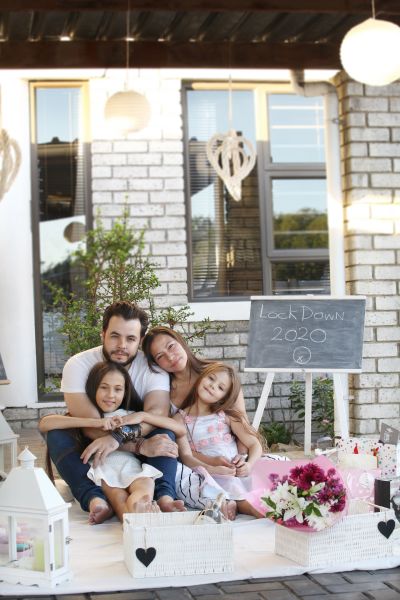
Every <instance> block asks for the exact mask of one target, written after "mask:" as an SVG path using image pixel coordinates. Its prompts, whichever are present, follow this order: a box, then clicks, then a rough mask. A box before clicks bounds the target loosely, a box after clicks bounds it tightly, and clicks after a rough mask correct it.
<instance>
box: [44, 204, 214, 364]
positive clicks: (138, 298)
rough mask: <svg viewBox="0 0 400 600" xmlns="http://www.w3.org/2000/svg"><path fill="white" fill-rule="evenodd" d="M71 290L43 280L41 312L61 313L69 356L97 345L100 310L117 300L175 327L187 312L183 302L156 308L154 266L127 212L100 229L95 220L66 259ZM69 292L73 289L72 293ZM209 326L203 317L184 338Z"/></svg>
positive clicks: (202, 332)
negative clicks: (44, 289)
mask: <svg viewBox="0 0 400 600" xmlns="http://www.w3.org/2000/svg"><path fill="white" fill-rule="evenodd" d="M70 268H71V273H74V284H73V285H72V286H71V288H72V289H68V288H66V287H61V286H57V285H55V284H54V283H52V282H50V281H47V282H46V288H47V290H46V296H45V297H46V304H47V307H46V310H47V311H48V310H49V309H50V310H53V311H55V312H57V313H60V315H61V326H60V328H59V331H60V333H62V335H63V341H64V350H65V352H66V355H67V356H72V355H73V354H76V353H77V352H81V351H83V350H86V349H88V348H92V347H93V346H97V345H99V344H100V332H101V329H102V316H103V312H104V309H105V308H106V307H107V306H108V305H110V304H111V303H113V302H116V301H118V300H127V301H129V302H135V303H137V304H139V305H140V306H142V307H143V308H145V309H147V311H148V313H149V316H150V323H151V325H160V324H165V325H169V326H170V327H175V326H176V325H177V324H182V323H184V322H185V321H187V320H188V318H189V317H190V316H191V314H192V313H191V312H190V309H189V307H188V306H183V307H180V308H179V309H174V308H172V307H168V308H165V309H162V310H161V311H157V310H156V308H155V306H154V300H153V294H154V291H155V290H156V288H157V287H158V286H159V280H158V277H157V275H156V272H155V268H156V266H155V264H154V263H153V262H152V261H151V259H150V258H149V257H148V256H147V255H146V254H145V252H144V231H140V232H136V231H134V230H133V229H132V228H131V227H130V225H129V219H128V211H127V210H125V211H124V213H123V215H122V217H121V218H119V219H117V220H116V221H115V222H114V224H113V226H112V228H111V229H109V230H106V229H105V228H104V226H103V224H102V222H101V220H100V218H97V220H96V227H95V228H94V229H92V230H90V231H88V232H87V234H86V236H85V239H84V240H83V243H82V244H81V245H80V247H79V249H78V250H76V251H75V252H74V253H73V255H72V257H71V263H70ZM73 290H74V291H73ZM211 329H213V330H215V329H219V326H218V325H216V326H213V325H212V324H211V322H210V320H209V319H205V320H204V321H203V322H202V323H199V324H197V326H196V327H195V328H194V330H193V333H192V334H191V335H190V336H186V337H187V338H188V340H190V339H192V338H195V337H204V335H205V334H206V333H207V332H208V331H210V330H211Z"/></svg>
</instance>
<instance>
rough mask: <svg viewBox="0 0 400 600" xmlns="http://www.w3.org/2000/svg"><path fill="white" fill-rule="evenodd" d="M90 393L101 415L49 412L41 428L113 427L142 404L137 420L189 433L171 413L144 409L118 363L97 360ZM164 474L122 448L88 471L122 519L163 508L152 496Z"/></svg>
mask: <svg viewBox="0 0 400 600" xmlns="http://www.w3.org/2000/svg"><path fill="white" fill-rule="evenodd" d="M86 394H87V396H88V398H89V399H90V401H91V402H92V403H93V404H94V405H95V406H96V407H97V409H98V411H99V413H100V415H101V418H99V419H90V418H80V417H70V416H68V415H46V416H45V417H43V418H42V419H41V421H40V423H39V429H40V431H42V432H45V431H49V430H51V429H69V428H71V427H79V428H80V427H95V428H101V429H103V430H106V431H109V430H112V429H114V428H115V427H117V426H118V423H119V422H120V420H121V417H122V416H123V415H128V414H129V412H130V411H132V409H137V408H138V409H139V412H136V413H135V423H137V424H140V423H147V424H149V425H153V426H154V427H162V428H165V429H169V430H171V431H173V432H174V433H175V435H176V436H179V435H181V436H182V435H185V428H184V427H183V426H182V424H179V423H177V422H174V421H173V419H170V418H168V417H160V416H157V415H153V414H151V413H145V412H144V411H142V410H140V400H139V398H138V396H137V394H136V392H135V390H134V389H133V388H132V383H131V379H130V377H129V374H128V372H127V370H126V369H125V368H124V367H123V366H121V365H119V364H118V363H113V362H101V363H97V364H96V365H95V366H94V367H93V368H92V369H91V371H90V373H89V376H88V379H87V382H86ZM120 407H123V408H120ZM113 417H114V419H115V420H114V419H113ZM161 475H162V473H161V471H158V470H157V469H155V468H154V467H152V466H151V465H148V464H145V463H144V464H142V463H141V462H140V460H139V459H138V458H137V457H136V456H135V455H134V454H132V453H131V452H124V451H120V450H115V451H114V452H112V453H111V454H109V455H108V456H106V457H105V458H104V459H103V461H102V462H100V464H99V465H98V466H97V467H94V466H93V465H92V466H91V468H90V470H89V472H88V477H89V478H90V479H92V480H93V481H94V482H95V483H96V484H97V485H101V486H102V488H103V490H104V493H105V495H106V496H107V499H108V501H109V502H110V504H111V506H112V507H113V509H114V511H115V513H116V514H117V516H118V518H119V519H120V521H122V516H123V514H124V513H127V512H159V510H160V509H159V508H158V506H157V504H156V503H153V502H152V499H153V494H154V479H156V478H157V477H161Z"/></svg>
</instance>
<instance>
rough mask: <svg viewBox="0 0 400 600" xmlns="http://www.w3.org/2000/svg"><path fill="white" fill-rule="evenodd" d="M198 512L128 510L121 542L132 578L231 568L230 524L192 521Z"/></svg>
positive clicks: (225, 570)
mask: <svg viewBox="0 0 400 600" xmlns="http://www.w3.org/2000/svg"><path fill="white" fill-rule="evenodd" d="M198 515H199V511H188V512H175V513H156V514H154V513H127V514H125V515H124V523H123V543H124V558H125V563H126V566H127V567H128V570H129V572H130V573H131V575H132V576H133V577H170V576H173V575H179V576H180V575H195V574H196V575H197V574H204V573H226V572H232V571H233V539H232V524H231V523H230V522H227V523H219V524H217V523H215V524H214V523H211V524H210V523H207V524H194V521H195V520H196V518H197V516H198Z"/></svg>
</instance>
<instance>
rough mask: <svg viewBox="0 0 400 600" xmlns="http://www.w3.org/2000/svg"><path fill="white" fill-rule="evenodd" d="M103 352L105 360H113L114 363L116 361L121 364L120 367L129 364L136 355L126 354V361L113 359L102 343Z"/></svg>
mask: <svg viewBox="0 0 400 600" xmlns="http://www.w3.org/2000/svg"><path fill="white" fill-rule="evenodd" d="M103 354H104V358H105V359H106V360H109V361H111V362H115V363H117V364H119V365H121V367H127V366H128V365H130V364H131V362H133V359H134V358H135V356H136V355H135V356H132V355H131V356H129V355H128V359H127V360H126V361H124V362H121V361H119V360H113V358H112V356H111V354H109V353H108V352H107V350H106V349H105V347H104V345H103Z"/></svg>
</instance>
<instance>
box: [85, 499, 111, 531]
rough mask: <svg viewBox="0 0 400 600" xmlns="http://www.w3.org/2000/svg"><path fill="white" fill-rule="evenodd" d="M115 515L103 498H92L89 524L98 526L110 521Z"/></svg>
mask: <svg viewBox="0 0 400 600" xmlns="http://www.w3.org/2000/svg"><path fill="white" fill-rule="evenodd" d="M113 514H114V511H113V509H112V508H111V506H110V505H109V504H108V502H106V501H105V500H103V499H102V498H92V499H91V501H90V503H89V524H90V525H98V524H99V523H103V522H104V521H107V519H110V518H111V517H112V516H113Z"/></svg>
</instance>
